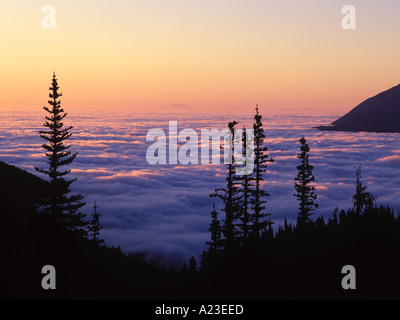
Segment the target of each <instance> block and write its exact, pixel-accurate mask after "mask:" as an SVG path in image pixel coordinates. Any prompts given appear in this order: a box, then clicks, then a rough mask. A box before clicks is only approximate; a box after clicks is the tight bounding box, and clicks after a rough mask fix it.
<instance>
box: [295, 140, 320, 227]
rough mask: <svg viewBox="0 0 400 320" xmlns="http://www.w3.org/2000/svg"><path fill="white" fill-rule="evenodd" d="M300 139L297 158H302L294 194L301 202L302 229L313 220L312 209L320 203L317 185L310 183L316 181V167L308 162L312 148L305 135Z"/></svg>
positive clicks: (298, 223) (299, 220)
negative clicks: (314, 170) (314, 173)
mask: <svg viewBox="0 0 400 320" xmlns="http://www.w3.org/2000/svg"><path fill="white" fill-rule="evenodd" d="M299 141H300V144H301V146H300V153H299V154H298V155H297V158H298V159H300V160H301V162H300V165H298V166H297V170H298V171H299V172H298V174H297V177H296V178H295V179H294V180H295V181H296V182H295V184H294V188H295V189H296V193H295V194H294V196H295V197H297V200H299V202H300V204H299V212H298V216H297V226H298V228H299V229H302V228H304V227H305V226H306V225H308V224H309V223H310V222H311V219H310V216H311V215H312V214H313V213H312V211H314V210H315V209H317V208H318V204H317V203H316V202H315V200H316V199H317V195H316V194H315V187H314V186H311V185H310V183H311V182H313V181H314V176H313V173H312V170H313V169H314V167H313V166H312V165H310V164H309V163H308V158H309V154H308V153H309V151H310V148H309V147H308V144H307V141H306V139H305V138H304V136H303V137H302V138H301V139H300V140H299Z"/></svg>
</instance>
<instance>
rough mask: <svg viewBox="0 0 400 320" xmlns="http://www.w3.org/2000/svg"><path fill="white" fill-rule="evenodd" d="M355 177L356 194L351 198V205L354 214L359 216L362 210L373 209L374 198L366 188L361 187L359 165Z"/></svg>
mask: <svg viewBox="0 0 400 320" xmlns="http://www.w3.org/2000/svg"><path fill="white" fill-rule="evenodd" d="M356 177H357V183H356V194H355V195H354V196H353V205H354V209H355V210H356V213H357V214H360V213H361V211H362V210H363V209H364V208H366V209H372V208H373V206H374V203H375V197H374V196H373V195H372V194H371V193H369V192H367V186H363V185H362V183H361V164H360V165H359V166H358V168H357V170H356Z"/></svg>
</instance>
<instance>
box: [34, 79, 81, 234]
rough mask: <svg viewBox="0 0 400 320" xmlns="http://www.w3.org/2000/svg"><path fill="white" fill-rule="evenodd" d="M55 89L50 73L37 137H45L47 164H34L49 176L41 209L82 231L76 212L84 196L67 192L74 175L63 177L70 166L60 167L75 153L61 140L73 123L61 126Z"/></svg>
mask: <svg viewBox="0 0 400 320" xmlns="http://www.w3.org/2000/svg"><path fill="white" fill-rule="evenodd" d="M58 89H59V87H58V83H57V79H56V75H55V73H53V79H52V85H51V87H50V88H49V90H50V94H49V97H50V100H49V101H48V103H49V105H50V106H51V107H50V108H49V107H46V106H45V107H43V109H44V110H45V111H47V112H48V113H49V115H48V116H46V117H45V119H46V122H45V123H44V124H43V126H44V127H46V128H47V130H40V131H39V134H40V137H41V138H42V139H44V140H45V141H46V143H45V144H43V145H42V147H43V148H44V149H45V150H46V153H45V154H46V157H47V159H48V165H49V168H48V169H40V168H35V169H36V170H37V171H38V172H40V173H43V174H45V175H47V176H48V177H49V178H50V195H49V198H47V199H44V200H43V201H42V203H41V205H42V211H43V212H44V213H45V214H48V215H50V216H51V217H52V218H53V219H56V220H57V221H62V222H63V223H64V225H65V226H66V228H67V229H68V230H72V231H75V232H78V233H79V234H81V235H86V234H87V230H86V229H85V227H86V225H87V222H85V221H84V218H85V216H86V215H85V214H82V213H81V212H78V210H79V209H80V208H82V207H83V206H84V205H85V203H84V202H83V199H84V197H83V196H82V195H79V194H74V195H70V192H71V190H70V189H69V188H70V185H71V183H73V182H74V181H75V180H76V179H72V180H66V179H65V176H66V175H68V174H69V173H70V172H71V170H62V169H61V168H62V167H64V166H66V165H69V164H71V163H72V162H73V161H74V159H75V158H76V156H77V154H78V153H74V154H71V151H69V150H68V149H69V148H70V145H65V144H64V142H65V140H67V139H68V138H69V137H70V136H71V133H70V130H71V129H72V128H73V127H72V126H68V127H64V124H63V122H62V120H63V119H64V118H65V117H66V116H67V113H65V112H64V110H63V109H62V108H61V101H60V100H59V97H61V96H62V94H61V93H59V92H58Z"/></svg>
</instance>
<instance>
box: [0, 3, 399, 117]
mask: <svg viewBox="0 0 400 320" xmlns="http://www.w3.org/2000/svg"><path fill="white" fill-rule="evenodd" d="M47 4H52V5H53V6H54V8H55V9H56V29H55V30H44V29H43V28H42V26H41V23H42V19H43V17H44V14H42V12H41V10H42V7H43V6H44V5H47ZM346 4H347V2H343V1H329V2H328V1H317V0H305V1H298V0H282V1H267V0H248V1H242V0H241V1H239V0H218V1H216V0H198V1H192V0H146V1H122V0H117V1H105V0H102V1H89V0H88V1H76V0H71V1H57V0H53V1H36V0H35V1H32V0H21V1H18V2H17V1H10V0H3V1H2V3H1V5H0V30H1V31H0V41H1V44H2V45H1V50H0V55H1V60H0V70H1V77H0V111H1V110H21V109H23V110H25V109H29V110H37V109H40V108H41V107H42V106H43V105H45V104H46V102H47V95H48V87H49V85H50V82H51V76H52V72H53V71H56V73H57V77H58V79H59V84H60V86H61V92H63V95H64V96H63V100H62V101H63V107H64V108H65V109H66V110H76V111H79V110H85V111H97V110H111V111H125V110H126V111H133V112H134V111H139V112H143V111H144V112H146V111H154V112H183V111H188V112H199V111H213V112H217V111H218V112H248V111H251V112H252V111H253V108H254V105H255V104H256V103H258V104H259V105H260V106H262V107H263V110H266V111H267V112H269V111H270V112H281V111H290V112H292V111H293V112H296V111H299V112H300V111H301V110H308V108H312V109H316V110H318V111H321V112H335V113H338V114H341V113H343V112H346V111H348V110H350V109H351V108H352V107H354V106H355V105H356V104H358V103H360V102H361V101H362V100H364V99H366V98H368V97H370V96H372V95H375V94H377V93H379V92H380V91H383V90H386V89H389V88H391V87H393V86H395V85H397V84H399V83H400V77H399V74H400V72H399V71H400V70H399V69H400V59H399V57H400V41H398V32H399V30H400V3H399V2H398V1H392V0H384V1H372V0H370V1H367V0H354V1H352V5H353V6H354V7H355V8H356V12H357V29H356V30H343V29H342V27H341V20H342V18H343V16H344V15H343V14H342V13H341V8H342V7H343V6H344V5H346Z"/></svg>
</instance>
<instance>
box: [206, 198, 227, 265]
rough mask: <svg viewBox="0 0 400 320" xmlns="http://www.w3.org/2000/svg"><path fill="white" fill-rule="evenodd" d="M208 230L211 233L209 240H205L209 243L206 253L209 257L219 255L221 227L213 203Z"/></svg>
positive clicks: (221, 248) (221, 246)
mask: <svg viewBox="0 0 400 320" xmlns="http://www.w3.org/2000/svg"><path fill="white" fill-rule="evenodd" d="M208 231H210V233H211V241H207V242H206V244H207V245H209V249H208V255H209V257H217V256H220V255H221V254H222V250H223V243H222V228H221V222H220V221H219V219H218V212H217V211H216V210H215V204H213V210H212V211H211V223H210V228H209V229H208Z"/></svg>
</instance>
